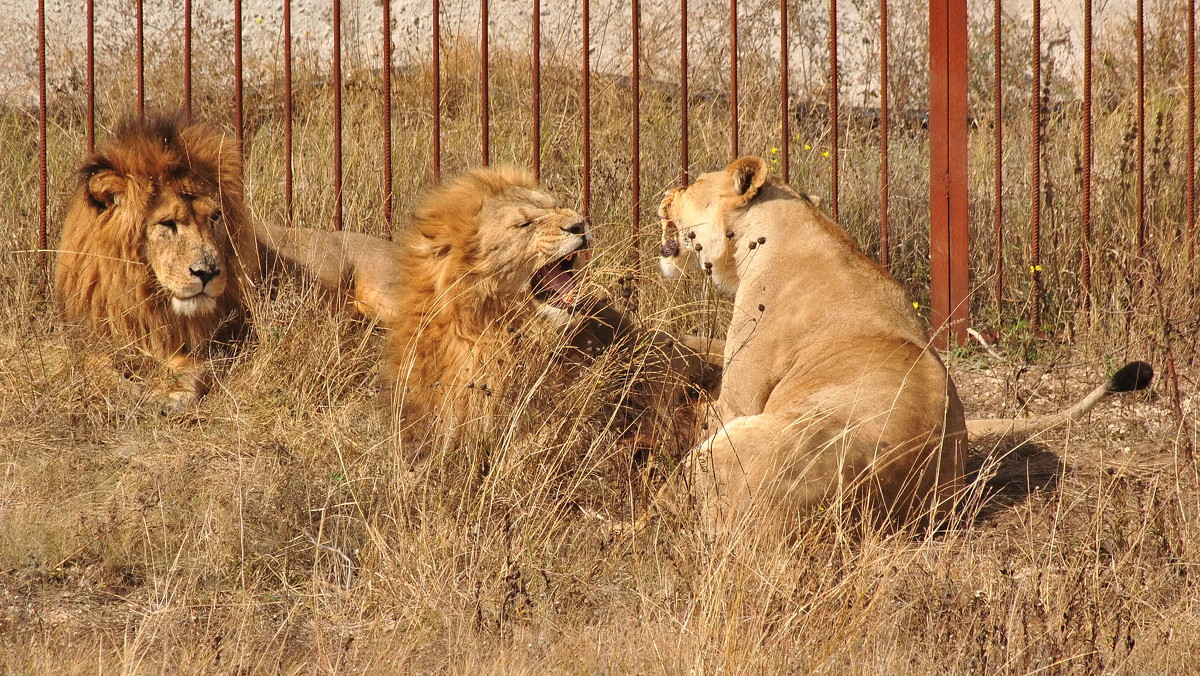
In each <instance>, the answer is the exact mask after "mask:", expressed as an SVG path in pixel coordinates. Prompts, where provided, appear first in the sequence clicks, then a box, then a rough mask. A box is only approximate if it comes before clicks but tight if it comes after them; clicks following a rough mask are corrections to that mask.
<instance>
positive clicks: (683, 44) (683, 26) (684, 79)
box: [679, 0, 688, 185]
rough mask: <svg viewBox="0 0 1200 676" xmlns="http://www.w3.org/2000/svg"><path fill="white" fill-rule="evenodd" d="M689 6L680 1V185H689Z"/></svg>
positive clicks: (683, 0)
mask: <svg viewBox="0 0 1200 676" xmlns="http://www.w3.org/2000/svg"><path fill="white" fill-rule="evenodd" d="M687 25H688V4H687V0H679V184H680V185H687V184H688V27H687Z"/></svg>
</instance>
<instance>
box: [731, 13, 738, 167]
mask: <svg viewBox="0 0 1200 676" xmlns="http://www.w3.org/2000/svg"><path fill="white" fill-rule="evenodd" d="M738 151H739V149H738V23H737V0H729V161H731V162H732V161H733V160H736V159H737V158H738V154H739V152H738Z"/></svg>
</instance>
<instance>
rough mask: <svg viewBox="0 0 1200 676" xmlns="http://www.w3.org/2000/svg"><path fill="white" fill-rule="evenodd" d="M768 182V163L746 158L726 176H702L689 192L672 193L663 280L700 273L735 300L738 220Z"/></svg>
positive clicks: (665, 221)
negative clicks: (734, 250)
mask: <svg viewBox="0 0 1200 676" xmlns="http://www.w3.org/2000/svg"><path fill="white" fill-rule="evenodd" d="M767 176H768V170H767V167H766V163H765V162H763V160H761V159H760V158H757V157H744V158H742V159H739V160H737V161H735V162H733V163H731V164H730V165H729V166H727V167H726V168H725V169H724V170H722V171H713V172H709V173H707V174H703V175H701V176H700V178H698V179H696V181H695V182H694V183H692V184H691V185H689V186H688V187H687V188H674V189H671V190H668V191H667V193H666V194H665V195H664V196H663V199H662V202H661V203H660V204H659V207H658V216H659V218H660V219H661V221H662V229H663V231H662V247H661V250H660V252H659V268H660V270H661V271H662V274H663V275H664V276H666V277H679V276H681V275H682V274H684V273H685V272H686V271H687V270H689V269H695V268H699V269H701V270H702V271H704V272H706V273H707V274H709V275H711V276H712V278H713V281H714V282H715V283H716V284H717V286H719V287H720V288H721V289H722V290H724V291H726V292H727V293H730V294H732V293H733V292H734V291H735V290H736V289H737V283H738V276H737V265H736V262H735V261H734V260H733V247H734V246H735V245H736V244H737V242H738V239H739V234H740V233H739V228H738V224H737V222H736V214H737V212H738V211H739V210H741V209H743V208H744V207H745V206H746V205H747V204H749V202H750V200H752V199H753V198H754V195H755V194H757V192H758V189H759V188H761V187H762V185H763V184H764V183H765V182H766V180H767Z"/></svg>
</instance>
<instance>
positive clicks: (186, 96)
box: [88, 0, 286, 119]
mask: <svg viewBox="0 0 1200 676" xmlns="http://www.w3.org/2000/svg"><path fill="white" fill-rule="evenodd" d="M92 2H93V0H88V7H89V8H90V7H91V5H92ZM285 11H286V10H285ZM183 113H184V115H186V116H187V117H188V118H189V119H190V118H191V117H192V0H183Z"/></svg>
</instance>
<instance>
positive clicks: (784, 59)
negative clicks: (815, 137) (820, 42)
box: [779, 0, 792, 183]
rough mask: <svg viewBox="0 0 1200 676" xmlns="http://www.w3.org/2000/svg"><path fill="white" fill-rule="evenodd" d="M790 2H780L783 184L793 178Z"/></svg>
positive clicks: (781, 159) (780, 142)
mask: <svg viewBox="0 0 1200 676" xmlns="http://www.w3.org/2000/svg"><path fill="white" fill-rule="evenodd" d="M789 37H791V36H790V35H789V34H788V0H779V163H780V164H782V165H783V172H782V175H783V182H784V183H787V182H788V179H789V178H790V177H791V169H792V163H791V160H790V157H791V156H790V154H789V153H788V151H789V149H790V148H791V145H792V130H791V126H790V124H791V117H792V115H791V112H792V111H791V106H790V105H789V104H788V99H789V96H788V72H789V71H790V69H791V68H790V66H791V63H790V61H789V58H788V38H789Z"/></svg>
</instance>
